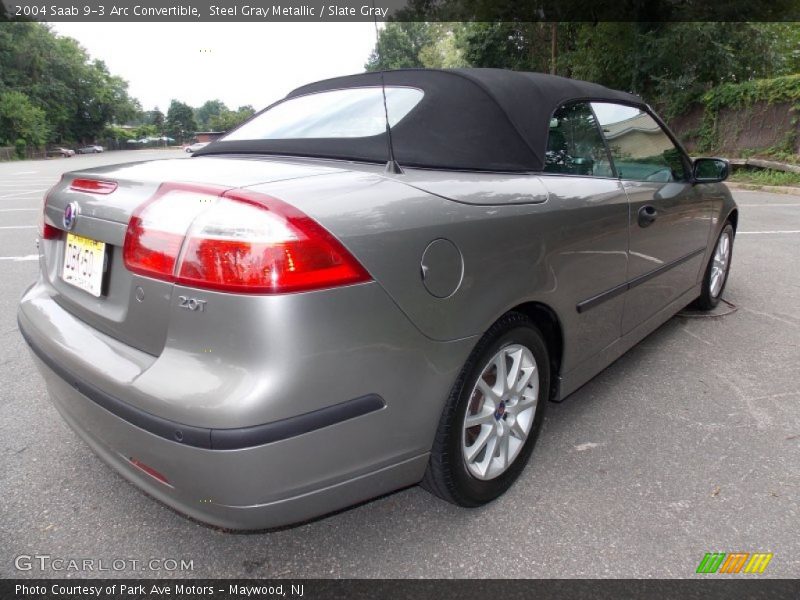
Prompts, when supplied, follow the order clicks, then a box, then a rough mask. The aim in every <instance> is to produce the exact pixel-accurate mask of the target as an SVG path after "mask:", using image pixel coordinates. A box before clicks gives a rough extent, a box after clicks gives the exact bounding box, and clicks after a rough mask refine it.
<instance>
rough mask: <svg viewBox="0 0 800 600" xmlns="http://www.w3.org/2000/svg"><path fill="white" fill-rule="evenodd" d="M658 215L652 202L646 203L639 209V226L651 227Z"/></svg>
mask: <svg viewBox="0 0 800 600" xmlns="http://www.w3.org/2000/svg"><path fill="white" fill-rule="evenodd" d="M657 216H658V211H657V210H656V207H655V206H652V205H651V204H645V205H644V206H643V207H642V208H640V209H639V227H649V226H650V225H651V224H652V222H653V221H655V220H656V217H657Z"/></svg>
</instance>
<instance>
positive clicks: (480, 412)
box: [422, 313, 550, 506]
mask: <svg viewBox="0 0 800 600" xmlns="http://www.w3.org/2000/svg"><path fill="white" fill-rule="evenodd" d="M549 365H550V361H549V357H548V352H547V346H546V345H545V342H544V338H543V337H542V335H541V333H540V332H539V330H538V329H537V328H536V326H535V324H534V323H533V322H532V321H531V320H530V319H529V318H528V317H527V316H525V315H523V314H521V313H509V314H507V315H506V316H505V317H503V318H502V319H500V320H499V321H498V322H497V323H495V325H493V326H492V328H491V329H490V330H489V331H488V332H487V333H486V335H484V336H483V338H481V340H480V342H478V344H477V346H476V347H475V349H474V350H473V352H472V354H471V355H470V357H469V359H468V360H467V363H466V365H464V368H463V369H462V371H461V374H460V375H459V377H458V379H457V380H456V383H455V384H454V386H453V389H452V391H451V393H450V397H449V398H448V401H447V403H446V405H445V407H444V411H443V413H442V417H441V420H440V422H439V428H438V430H437V433H436V439H435V441H434V444H433V448H432V450H431V459H430V462H429V464H428V470H427V471H426V473H425V478H424V479H423V481H422V486H423V487H424V488H426V489H427V490H429V491H430V492H432V493H434V494H436V495H437V496H439V497H441V498H443V499H445V500H447V501H449V502H452V503H454V504H458V505H461V506H480V505H482V504H485V503H487V502H490V501H492V500H494V499H495V498H497V497H498V496H500V495H501V494H502V493H503V492H505V491H506V490H507V489H508V488H509V487H510V486H511V484H512V483H514V481H515V480H516V479H517V477H518V476H519V474H520V473H521V472H522V470H523V469H524V467H525V463H526V462H527V461H528V458H529V457H530V454H531V452H532V451H533V446H534V444H535V443H536V438H537V437H538V433H539V427H540V425H541V421H542V418H543V414H544V406H545V404H546V400H547V397H548V390H549V389H550V368H549Z"/></svg>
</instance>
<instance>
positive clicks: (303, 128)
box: [222, 86, 424, 141]
mask: <svg viewBox="0 0 800 600" xmlns="http://www.w3.org/2000/svg"><path fill="white" fill-rule="evenodd" d="M423 95H424V92H423V91H422V90H420V89H417V88H411V87H399V86H390V87H387V88H386V104H387V108H388V113H389V125H390V126H392V127H394V126H395V125H397V124H398V123H399V122H400V121H401V120H402V119H403V118H404V117H405V116H406V115H407V114H408V113H409V112H411V109H413V108H414V107H415V106H416V105H417V104H419V101H420V100H422V96H423ZM385 131H386V116H385V114H384V107H383V92H382V91H381V88H380V87H361V88H346V89H341V90H332V91H329V92H319V93H316V94H308V95H306V96H298V97H296V98H291V99H290V100H286V101H285V102H281V103H280V104H276V105H275V106H273V107H272V108H270V109H269V110H266V111H264V112H263V113H261V114H260V115H258V116H257V117H255V118H253V119H252V120H251V121H248V122H247V123H245V124H244V125H242V126H241V127H239V128H238V129H236V130H234V131H232V132H231V133H229V134H228V135H226V136H225V137H224V138H222V139H223V140H224V141H234V140H285V139H306V138H357V137H368V136H373V135H378V134H380V133H384V132H385Z"/></svg>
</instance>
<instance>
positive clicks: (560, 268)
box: [541, 101, 628, 374]
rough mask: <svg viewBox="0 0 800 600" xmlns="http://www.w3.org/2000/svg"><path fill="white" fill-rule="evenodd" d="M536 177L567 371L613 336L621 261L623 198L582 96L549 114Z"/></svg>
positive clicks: (623, 257) (624, 233) (618, 317)
mask: <svg viewBox="0 0 800 600" xmlns="http://www.w3.org/2000/svg"><path fill="white" fill-rule="evenodd" d="M541 179H542V181H543V182H544V184H545V186H546V187H547V189H548V192H549V194H550V199H549V202H550V203H551V204H552V209H553V210H555V211H557V212H558V214H559V217H558V221H557V224H556V226H555V227H554V228H553V231H552V232H551V233H552V246H551V248H550V249H549V255H550V257H549V262H550V268H551V270H552V273H553V274H554V275H555V277H556V279H557V282H556V285H555V286H554V287H555V288H556V290H557V293H556V296H557V302H556V303H555V304H554V306H556V308H557V309H559V313H560V314H561V316H562V317H561V318H562V319H563V326H564V329H565V331H566V332H567V333H566V335H565V338H566V340H567V341H566V342H565V348H564V358H563V365H562V368H563V369H564V371H565V373H567V374H568V373H569V372H570V371H572V370H574V369H579V368H581V365H582V364H585V362H586V361H589V360H590V359H592V358H593V357H595V356H597V355H599V354H600V353H601V352H602V351H603V350H605V349H607V348H609V347H610V346H612V345H613V344H614V342H616V341H617V340H618V339H619V337H620V322H621V319H622V314H623V305H624V298H623V293H622V292H623V291H624V286H625V281H626V280H625V278H626V276H627V264H628V255H627V251H628V199H627V196H626V194H625V191H624V189H623V186H622V184H621V182H620V181H619V179H617V178H616V177H615V174H614V171H613V168H612V166H611V161H610V157H609V154H608V150H607V148H606V144H605V142H604V141H603V137H602V135H601V133H600V129H599V127H598V125H597V122H596V120H595V117H594V114H593V113H592V110H591V107H590V106H589V103H588V102H586V101H578V102H571V103H567V104H565V105H563V106H561V107H560V108H558V109H557V110H556V111H555V113H554V114H553V117H552V119H551V120H550V127H549V135H548V140H547V148H546V152H545V166H544V173H543V174H542V177H541ZM603 366H605V365H603ZM592 374H593V373H592Z"/></svg>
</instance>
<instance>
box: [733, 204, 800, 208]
mask: <svg viewBox="0 0 800 600" xmlns="http://www.w3.org/2000/svg"><path fill="white" fill-rule="evenodd" d="M739 206H745V207H747V208H781V207H783V206H795V207H796V206H800V204H740V205H739Z"/></svg>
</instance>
